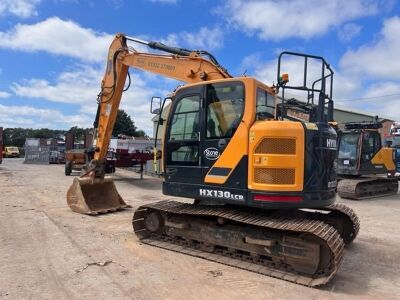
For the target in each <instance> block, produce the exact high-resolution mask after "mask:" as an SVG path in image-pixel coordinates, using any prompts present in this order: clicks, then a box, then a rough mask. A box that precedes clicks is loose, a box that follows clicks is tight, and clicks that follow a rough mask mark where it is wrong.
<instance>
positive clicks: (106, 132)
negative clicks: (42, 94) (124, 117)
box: [92, 34, 232, 167]
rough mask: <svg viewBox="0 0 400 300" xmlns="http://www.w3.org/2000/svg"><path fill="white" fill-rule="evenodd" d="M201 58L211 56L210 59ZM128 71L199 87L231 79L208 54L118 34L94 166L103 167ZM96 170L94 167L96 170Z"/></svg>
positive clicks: (110, 60)
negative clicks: (139, 48) (134, 45)
mask: <svg viewBox="0 0 400 300" xmlns="http://www.w3.org/2000/svg"><path fill="white" fill-rule="evenodd" d="M127 40H131V41H134V42H138V43H141V44H146V45H147V46H149V47H150V48H153V49H158V50H163V51H165V52H168V53H172V54H169V55H162V54H153V53H140V52H136V51H135V50H132V49H130V48H128V46H127ZM202 55H208V56H209V59H206V58H204V57H203V56H202ZM129 67H132V68H136V69H141V70H144V71H147V72H151V73H154V74H159V75H162V76H165V77H169V78H173V79H177V80H180V81H183V82H185V83H196V82H202V81H208V80H214V79H222V78H231V77H232V76H231V75H230V74H229V73H228V72H227V71H226V70H225V69H224V68H223V67H222V66H220V65H219V64H218V62H217V61H216V60H215V58H214V57H213V56H212V55H210V54H209V53H207V52H205V51H190V50H186V49H180V48H174V47H169V46H166V45H164V44H161V43H157V42H144V41H141V40H138V39H134V38H130V37H127V36H125V35H123V34H117V35H116V37H115V38H114V40H113V42H112V43H111V45H110V48H109V52H108V58H107V69H106V72H105V74H104V78H103V80H102V83H101V92H100V94H99V98H98V101H99V106H98V111H97V115H96V121H95V123H94V127H95V129H96V128H97V134H96V146H95V153H94V161H93V162H92V163H95V165H96V166H97V167H98V166H100V165H101V164H103V163H104V160H105V158H106V156H107V151H108V145H109V142H110V138H111V135H112V131H113V128H114V124H115V121H116V117H117V112H118V107H119V104H120V101H121V96H122V92H123V91H124V86H125V81H126V77H127V75H128V69H129ZM93 167H94V166H93Z"/></svg>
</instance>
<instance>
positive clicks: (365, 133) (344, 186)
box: [337, 121, 399, 200]
mask: <svg viewBox="0 0 400 300" xmlns="http://www.w3.org/2000/svg"><path fill="white" fill-rule="evenodd" d="M379 128H382V123H379V122H376V121H375V122H358V123H357V122H351V123H346V124H345V129H344V130H342V131H339V139H338V140H339V143H338V159H337V166H338V169H337V173H338V176H339V178H340V181H339V183H338V186H337V192H338V194H339V196H340V197H342V198H347V199H353V200H361V199H367V198H373V197H381V196H385V195H394V194H397V192H398V190H399V183H398V180H397V179H396V178H393V177H392V178H391V177H387V174H388V173H391V172H395V171H396V163H395V161H396V157H395V155H396V152H395V151H396V150H395V149H393V148H390V147H384V146H383V145H382V141H381V135H380V133H379V132H378V129H379ZM379 175H380V176H379ZM382 175H384V176H382Z"/></svg>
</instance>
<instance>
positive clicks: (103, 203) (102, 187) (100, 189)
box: [67, 177, 131, 215]
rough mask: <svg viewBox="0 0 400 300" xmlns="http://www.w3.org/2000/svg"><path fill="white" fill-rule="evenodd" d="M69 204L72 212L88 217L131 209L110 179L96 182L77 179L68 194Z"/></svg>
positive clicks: (88, 179)
mask: <svg viewBox="0 0 400 300" xmlns="http://www.w3.org/2000/svg"><path fill="white" fill-rule="evenodd" d="M67 203H68V206H69V207H70V208H71V210H72V211H74V212H77V213H80V214H88V215H97V214H101V213H107V212H113V211H117V210H120V209H125V208H129V207H131V206H130V205H128V204H126V203H125V201H124V200H123V199H122V197H121V196H120V195H119V193H118V191H117V189H116V187H115V184H114V181H113V180H112V178H110V177H106V178H104V179H95V180H92V179H91V178H75V179H74V181H73V183H72V185H71V187H70V188H69V189H68V192H67Z"/></svg>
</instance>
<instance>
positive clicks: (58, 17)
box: [0, 0, 400, 134]
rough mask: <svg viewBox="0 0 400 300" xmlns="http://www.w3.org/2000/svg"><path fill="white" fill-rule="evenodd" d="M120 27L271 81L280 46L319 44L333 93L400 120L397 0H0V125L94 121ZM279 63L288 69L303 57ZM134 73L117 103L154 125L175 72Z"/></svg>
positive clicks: (306, 48)
mask: <svg viewBox="0 0 400 300" xmlns="http://www.w3.org/2000/svg"><path fill="white" fill-rule="evenodd" d="M117 32H123V33H125V34H127V35H130V36H136V37H140V38H142V39H147V40H156V41H162V42H164V43H166V44H170V45H174V46H180V47H185V48H190V49H204V50H208V51H210V52H212V53H213V54H214V55H215V56H216V57H217V58H218V60H219V61H220V63H221V64H222V65H224V66H225V67H226V68H227V69H228V70H229V71H230V73H231V74H233V75H241V74H243V73H244V72H246V75H249V76H255V77H257V78H258V79H260V80H261V81H263V82H265V83H266V84H269V85H270V84H272V81H273V80H274V79H275V78H276V58H277V56H278V54H279V52H280V51H282V50H291V51H297V52H305V53H311V54H315V55H321V56H324V57H325V58H326V59H327V61H328V62H329V63H330V64H331V65H332V67H333V69H334V71H335V82H334V99H335V100H336V103H337V104H339V105H345V106H347V107H350V108H354V109H358V110H363V111H366V112H370V113H372V114H378V115H382V116H387V117H390V118H393V119H395V120H398V121H399V120H400V105H399V104H400V101H399V100H400V58H399V54H400V38H399V37H400V6H399V3H398V2H397V1H395V0H380V1H371V0H365V1H364V0H331V1H318V0H291V1H289V0H281V1H277V0H276V1H272V0H267V1H255V0H247V1H245V0H232V1H215V0H214V1H211V0H198V1H195V0H194V1H185V0H135V1H128V0H125V1H124V0H103V1H101V0H99V1H94V0H0V126H3V127H30V128H41V127H49V128H59V129H68V128H70V127H71V126H74V125H78V126H85V127H90V126H91V124H92V123H93V119H94V113H95V110H96V95H97V93H98V92H99V87H100V81H101V78H102V76H103V72H104V68H105V59H106V53H107V49H108V46H109V43H110V42H111V41H112V38H113V36H114V35H115V33H117ZM132 46H133V47H136V46H135V45H132ZM138 50H143V48H141V47H139V48H138ZM287 71H288V72H289V73H290V76H291V78H293V76H294V78H296V73H297V72H298V71H299V65H298V64H296V63H293V64H292V65H291V67H288V70H287ZM131 74H132V79H133V81H132V87H131V88H130V90H129V91H128V92H127V93H125V94H124V96H123V100H122V103H121V108H123V109H125V110H126V111H127V112H128V113H129V114H130V115H131V116H132V118H133V119H134V121H135V123H136V125H137V126H138V127H139V128H142V129H144V130H145V131H146V132H147V133H149V134H151V132H152V124H151V121H150V118H151V115H150V114H149V112H148V111H149V103H150V98H151V97H152V96H165V95H166V94H167V93H168V92H169V91H170V90H172V89H173V88H174V87H176V86H177V85H178V84H180V83H179V82H176V81H173V80H167V79H165V78H161V77H158V76H154V75H151V74H148V73H143V72H138V71H136V70H131Z"/></svg>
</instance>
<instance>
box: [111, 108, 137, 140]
mask: <svg viewBox="0 0 400 300" xmlns="http://www.w3.org/2000/svg"><path fill="white" fill-rule="evenodd" d="M136 130H137V128H136V126H135V123H134V122H133V121H132V119H131V117H130V116H129V115H128V114H127V113H126V112H125V111H124V110H123V109H119V110H118V114H117V120H116V121H115V125H114V130H113V133H112V135H113V136H118V135H120V134H124V135H129V136H137V135H136V134H137V132H136Z"/></svg>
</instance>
